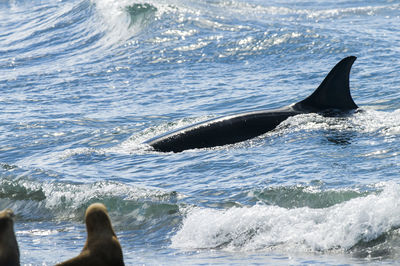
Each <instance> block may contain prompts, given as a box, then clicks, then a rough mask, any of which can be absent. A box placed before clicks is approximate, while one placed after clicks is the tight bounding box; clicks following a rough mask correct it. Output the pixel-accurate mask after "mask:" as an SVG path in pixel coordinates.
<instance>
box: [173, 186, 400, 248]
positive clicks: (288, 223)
mask: <svg viewBox="0 0 400 266" xmlns="http://www.w3.org/2000/svg"><path fill="white" fill-rule="evenodd" d="M399 213H400V185H398V184H394V183H387V184H384V189H383V190H382V192H380V193H377V194H370V195H368V196H366V197H360V198H355V199H352V200H349V201H347V202H344V203H340V204H337V205H334V206H332V207H329V208H324V209H312V208H308V207H304V208H294V209H286V208H281V207H277V206H265V205H255V206H252V207H243V208H238V207H233V208H230V209H228V210H217V209H208V208H198V207H196V208H193V209H189V210H188V213H187V216H186V218H185V219H184V220H183V224H182V227H181V228H180V230H179V231H178V232H177V233H176V235H174V236H173V237H172V245H171V246H172V247H173V248H179V249H204V248H207V249H213V248H224V249H226V250H242V251H251V250H260V249H268V250H279V251H286V252H289V251H299V252H303V251H306V252H307V251H312V252H315V251H323V252H328V251H338V250H339V251H343V250H348V249H350V248H351V247H353V246H354V245H356V244H357V243H358V242H359V241H366V242H367V241H371V240H373V239H376V238H377V237H379V236H381V235H382V234H384V233H386V232H388V231H390V230H391V229H394V228H398V227H399V226H400V215H399Z"/></svg>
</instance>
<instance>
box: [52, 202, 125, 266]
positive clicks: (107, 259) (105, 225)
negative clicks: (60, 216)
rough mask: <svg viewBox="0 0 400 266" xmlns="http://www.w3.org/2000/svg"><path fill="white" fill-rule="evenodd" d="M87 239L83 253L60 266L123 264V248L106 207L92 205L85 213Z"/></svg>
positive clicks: (112, 265)
mask: <svg viewBox="0 0 400 266" xmlns="http://www.w3.org/2000/svg"><path fill="white" fill-rule="evenodd" d="M85 221H86V231H87V239H86V243H85V246H84V247H83V250H82V252H81V254H79V255H78V256H76V257H75V258H72V259H69V260H67V261H65V262H62V263H60V264H57V265H59V266H72V265H76V266H78V265H79V266H83V265H85V266H92V265H93V266H106V265H109V266H123V265H124V260H123V256H122V248H121V245H120V244H119V241H118V239H117V236H116V235H115V233H114V229H113V228H112V225H111V221H110V217H109V216H108V214H107V209H106V207H105V206H104V205H103V204H101V203H94V204H92V205H90V206H89V207H88V208H87V210H86V214H85Z"/></svg>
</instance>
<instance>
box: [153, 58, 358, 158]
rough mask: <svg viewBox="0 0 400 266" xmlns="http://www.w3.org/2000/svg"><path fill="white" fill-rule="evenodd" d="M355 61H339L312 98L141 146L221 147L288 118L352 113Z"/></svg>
mask: <svg viewBox="0 0 400 266" xmlns="http://www.w3.org/2000/svg"><path fill="white" fill-rule="evenodd" d="M355 60H356V57H354V56H350V57H346V58H344V59H342V60H341V61H340V62H339V63H338V64H337V65H336V66H335V67H334V68H333V69H332V70H331V71H330V72H329V74H328V75H327V76H326V77H325V79H324V80H323V81H322V83H321V84H320V86H319V87H318V88H317V89H316V90H315V91H314V93H313V94H311V95H310V96H309V97H307V98H306V99H305V100H303V101H301V102H298V103H296V104H292V105H290V106H287V107H284V108H281V109H274V110H264V111H254V112H246V113H240V114H236V115H231V116H225V117H220V118H215V119H211V120H207V121H204V122H200V123H197V124H194V125H190V126H187V127H184V128H180V129H177V130H174V131H172V132H168V133H166V134H163V135H161V136H157V137H155V138H152V139H150V140H147V141H146V142H145V143H146V144H148V145H150V146H152V147H153V148H154V149H155V150H156V151H161V152H171V151H172V152H181V151H184V150H188V149H196V148H207V147H215V146H222V145H226V144H233V143H237V142H241V141H244V140H247V139H251V138H254V137H257V136H259V135H262V134H264V133H266V132H268V131H271V130H273V129H274V128H276V127H277V126H278V125H279V124H280V123H281V122H282V121H284V120H286V119H287V118H288V117H290V116H294V115H298V114H304V113H319V112H326V111H331V110H335V111H350V110H353V109H356V108H358V107H357V105H356V104H355V103H354V101H353V99H352V97H351V94H350V86H349V75H350V69H351V66H352V65H353V63H354V61H355Z"/></svg>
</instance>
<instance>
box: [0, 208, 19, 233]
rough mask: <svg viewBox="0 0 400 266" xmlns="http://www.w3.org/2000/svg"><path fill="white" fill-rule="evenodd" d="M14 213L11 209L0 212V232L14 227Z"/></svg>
mask: <svg viewBox="0 0 400 266" xmlns="http://www.w3.org/2000/svg"><path fill="white" fill-rule="evenodd" d="M14 216H15V215H14V212H13V211H12V210H11V209H5V210H3V211H1V212H0V231H2V230H5V229H7V228H8V227H9V226H11V227H13V226H14V220H13V218H14Z"/></svg>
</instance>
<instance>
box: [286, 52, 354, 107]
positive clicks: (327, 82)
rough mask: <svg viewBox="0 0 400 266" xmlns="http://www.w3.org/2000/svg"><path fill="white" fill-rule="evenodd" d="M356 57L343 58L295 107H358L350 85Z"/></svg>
mask: <svg viewBox="0 0 400 266" xmlns="http://www.w3.org/2000/svg"><path fill="white" fill-rule="evenodd" d="M356 59H357V57H355V56H349V57H346V58H344V59H342V60H341V61H340V62H339V63H337V64H336V66H335V67H334V68H332V70H331V71H330V72H329V74H328V75H327V76H326V77H325V79H324V80H323V81H322V83H321V84H320V85H319V87H318V88H317V89H316V90H315V91H314V92H313V94H311V95H310V96H308V97H307V98H306V99H304V100H303V101H301V102H299V103H297V104H295V106H294V107H295V108H296V109H302V110H312V111H316V110H319V111H323V110H329V109H336V110H343V111H348V110H352V109H357V108H358V106H357V105H356V104H355V103H354V101H353V98H351V94H350V86H349V76H350V69H351V66H352V65H353V63H354V61H355V60H356Z"/></svg>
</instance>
